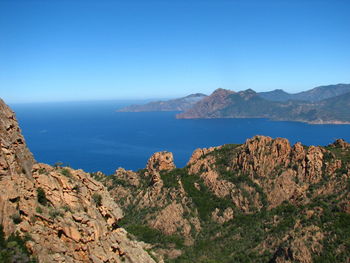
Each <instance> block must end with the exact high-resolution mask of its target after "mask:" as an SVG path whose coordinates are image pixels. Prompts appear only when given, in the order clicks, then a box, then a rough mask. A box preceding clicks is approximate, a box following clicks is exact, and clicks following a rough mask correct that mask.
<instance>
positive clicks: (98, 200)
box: [92, 193, 102, 206]
mask: <svg viewBox="0 0 350 263" xmlns="http://www.w3.org/2000/svg"><path fill="white" fill-rule="evenodd" d="M92 200H94V202H95V204H96V205H97V206H101V205H102V196H101V195H100V194H98V193H94V194H93V195H92Z"/></svg>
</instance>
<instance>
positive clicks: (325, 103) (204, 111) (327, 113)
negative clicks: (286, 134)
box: [176, 89, 350, 124]
mask: <svg viewBox="0 0 350 263" xmlns="http://www.w3.org/2000/svg"><path fill="white" fill-rule="evenodd" d="M176 117H177V118H179V119H196V118H268V119H271V120H278V121H300V122H307V123H313V124H326V123H334V124H340V123H350V92H349V93H345V94H342V95H338V96H336V97H331V98H328V99H324V100H320V101H317V102H309V101H294V100H288V101H270V100H267V99H264V98H262V97H261V96H260V95H259V94H258V93H256V92H255V91H253V90H250V89H249V90H245V91H240V92H233V91H229V90H224V89H218V90H216V91H214V92H213V93H212V94H211V95H210V96H208V97H206V98H204V99H203V100H201V101H199V102H198V103H196V104H195V105H194V106H193V107H192V108H190V109H189V110H187V111H185V112H183V113H180V114H177V115H176Z"/></svg>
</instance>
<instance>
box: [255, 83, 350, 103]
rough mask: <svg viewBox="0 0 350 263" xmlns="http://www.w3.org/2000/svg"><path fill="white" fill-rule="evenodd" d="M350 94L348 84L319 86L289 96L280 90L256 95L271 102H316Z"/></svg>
mask: <svg viewBox="0 0 350 263" xmlns="http://www.w3.org/2000/svg"><path fill="white" fill-rule="evenodd" d="M348 92H350V84H337V85H328V86H320V87H316V88H313V89H311V90H307V91H303V92H299V93H295V94H290V93H287V92H285V91H283V90H281V89H276V90H273V91H268V92H260V93H258V94H259V96H260V97H262V98H264V99H267V100H271V101H287V100H301V101H310V102H316V101H321V100H324V99H328V98H332V97H336V96H339V95H342V94H345V93H348Z"/></svg>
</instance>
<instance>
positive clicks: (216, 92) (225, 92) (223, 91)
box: [211, 88, 235, 96]
mask: <svg viewBox="0 0 350 263" xmlns="http://www.w3.org/2000/svg"><path fill="white" fill-rule="evenodd" d="M234 93H235V92H234V91H232V90H228V89H222V88H218V89H216V90H214V92H213V93H212V94H211V96H213V95H220V96H221V95H228V94H234Z"/></svg>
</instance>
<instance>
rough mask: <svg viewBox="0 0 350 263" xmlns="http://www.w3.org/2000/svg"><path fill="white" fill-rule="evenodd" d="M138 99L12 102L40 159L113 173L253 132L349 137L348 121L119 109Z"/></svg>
mask: <svg viewBox="0 0 350 263" xmlns="http://www.w3.org/2000/svg"><path fill="white" fill-rule="evenodd" d="M133 103H142V101H85V102H60V103H58V102H57V103H18V104H10V106H11V107H12V109H13V110H14V111H15V112H16V116H17V119H18V121H19V124H20V127H21V129H22V132H23V134H24V137H25V139H26V142H27V145H28V147H29V148H30V150H31V151H32V153H33V154H34V157H35V159H36V160H37V161H38V162H43V163H47V164H55V163H57V162H62V163H63V164H64V165H67V166H71V167H73V168H75V169H83V170H85V171H87V172H96V171H102V172H104V173H106V174H112V173H113V172H114V171H115V170H116V169H117V168H119V167H123V168H125V169H128V170H129V169H131V170H135V171H136V170H138V169H142V168H144V167H145V166H146V164H147V160H148V159H149V157H150V156H151V155H152V154H153V153H155V152H158V151H170V152H172V153H173V155H174V159H175V164H176V166H177V167H184V166H185V165H186V163H187V162H188V160H189V158H190V157H191V154H192V152H193V151H194V150H195V149H197V148H207V147H211V146H218V145H223V144H229V143H244V142H245V141H246V140H247V139H248V138H251V137H253V136H255V135H266V136H271V137H273V138H276V137H284V138H287V139H289V140H290V142H291V143H292V144H294V143H296V142H301V143H303V144H305V145H328V144H330V143H332V142H334V141H335V140H336V139H338V138H343V139H345V140H347V141H350V125H311V124H306V123H300V122H287V121H278V122H277V121H271V120H268V119H193V120H181V119H176V118H175V115H176V113H178V112H117V111H116V110H117V109H120V108H122V107H124V106H127V105H130V104H133Z"/></svg>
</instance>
